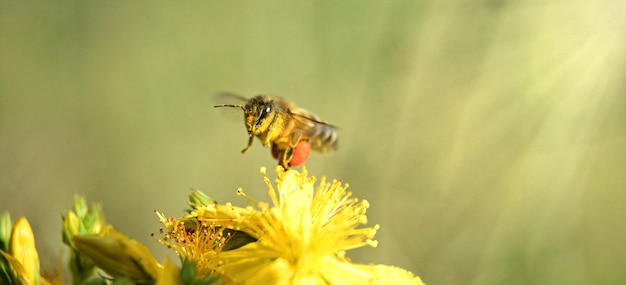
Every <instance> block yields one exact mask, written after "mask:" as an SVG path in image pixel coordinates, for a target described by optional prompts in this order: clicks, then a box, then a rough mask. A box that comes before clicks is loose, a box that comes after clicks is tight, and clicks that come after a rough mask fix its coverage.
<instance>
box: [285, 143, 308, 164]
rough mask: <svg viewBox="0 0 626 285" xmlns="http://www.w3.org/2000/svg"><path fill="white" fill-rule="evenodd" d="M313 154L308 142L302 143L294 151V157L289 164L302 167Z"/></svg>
mask: <svg viewBox="0 0 626 285" xmlns="http://www.w3.org/2000/svg"><path fill="white" fill-rule="evenodd" d="M309 154H311V144H310V143H309V142H307V141H301V142H299V143H298V145H296V147H295V148H294V149H293V156H292V157H291V161H290V162H289V164H290V165H292V166H300V165H302V164H304V163H305V162H306V160H307V159H308V158H309Z"/></svg>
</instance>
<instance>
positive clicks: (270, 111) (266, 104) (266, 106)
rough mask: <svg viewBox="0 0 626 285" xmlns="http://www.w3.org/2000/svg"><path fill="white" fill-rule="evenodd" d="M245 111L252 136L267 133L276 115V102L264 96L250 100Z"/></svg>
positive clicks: (249, 132)
mask: <svg viewBox="0 0 626 285" xmlns="http://www.w3.org/2000/svg"><path fill="white" fill-rule="evenodd" d="M243 110H244V112H243V113H244V119H245V122H246V129H247V130H248V134H250V135H258V134H260V133H263V132H264V131H266V130H267V129H268V128H269V127H270V125H271V123H272V121H273V119H274V116H275V115H276V110H275V104H274V100H273V99H272V98H270V97H267V96H262V95H258V96H256V97H254V98H252V99H250V100H248V103H246V106H245V107H244V108H243Z"/></svg>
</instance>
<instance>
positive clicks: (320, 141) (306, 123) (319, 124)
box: [289, 109, 337, 153]
mask: <svg viewBox="0 0 626 285" xmlns="http://www.w3.org/2000/svg"><path fill="white" fill-rule="evenodd" d="M289 113H290V115H291V118H292V119H293V121H294V124H295V128H294V129H295V130H298V131H300V132H301V134H302V135H303V136H305V137H306V138H308V140H309V143H310V144H311V148H312V149H313V150H315V151H318V152H322V153H323V152H328V151H332V150H336V149H337V127H335V126H333V125H331V124H328V123H325V122H323V121H321V120H320V119H319V118H318V117H316V116H314V115H313V114H311V113H309V112H307V111H304V110H302V109H292V110H289ZM295 130H294V131H295Z"/></svg>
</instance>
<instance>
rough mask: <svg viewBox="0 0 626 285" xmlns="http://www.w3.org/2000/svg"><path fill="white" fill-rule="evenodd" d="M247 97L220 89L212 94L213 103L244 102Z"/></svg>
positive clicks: (246, 100)
mask: <svg viewBox="0 0 626 285" xmlns="http://www.w3.org/2000/svg"><path fill="white" fill-rule="evenodd" d="M245 102H248V98H246V97H243V96H241V95H239V94H235V93H232V92H227V91H222V92H217V93H215V94H213V103H215V104H216V105H217V104H237V103H239V104H244V103H245Z"/></svg>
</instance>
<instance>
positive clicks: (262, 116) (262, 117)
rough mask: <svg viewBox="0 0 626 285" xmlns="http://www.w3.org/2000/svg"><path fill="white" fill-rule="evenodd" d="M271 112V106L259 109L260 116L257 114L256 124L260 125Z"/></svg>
mask: <svg viewBox="0 0 626 285" xmlns="http://www.w3.org/2000/svg"><path fill="white" fill-rule="evenodd" d="M271 111H272V106H271V105H267V106H265V108H262V109H261V114H259V118H258V119H257V122H256V124H257V125H260V124H261V122H262V121H263V120H265V118H267V115H269V113H270V112H271Z"/></svg>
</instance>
